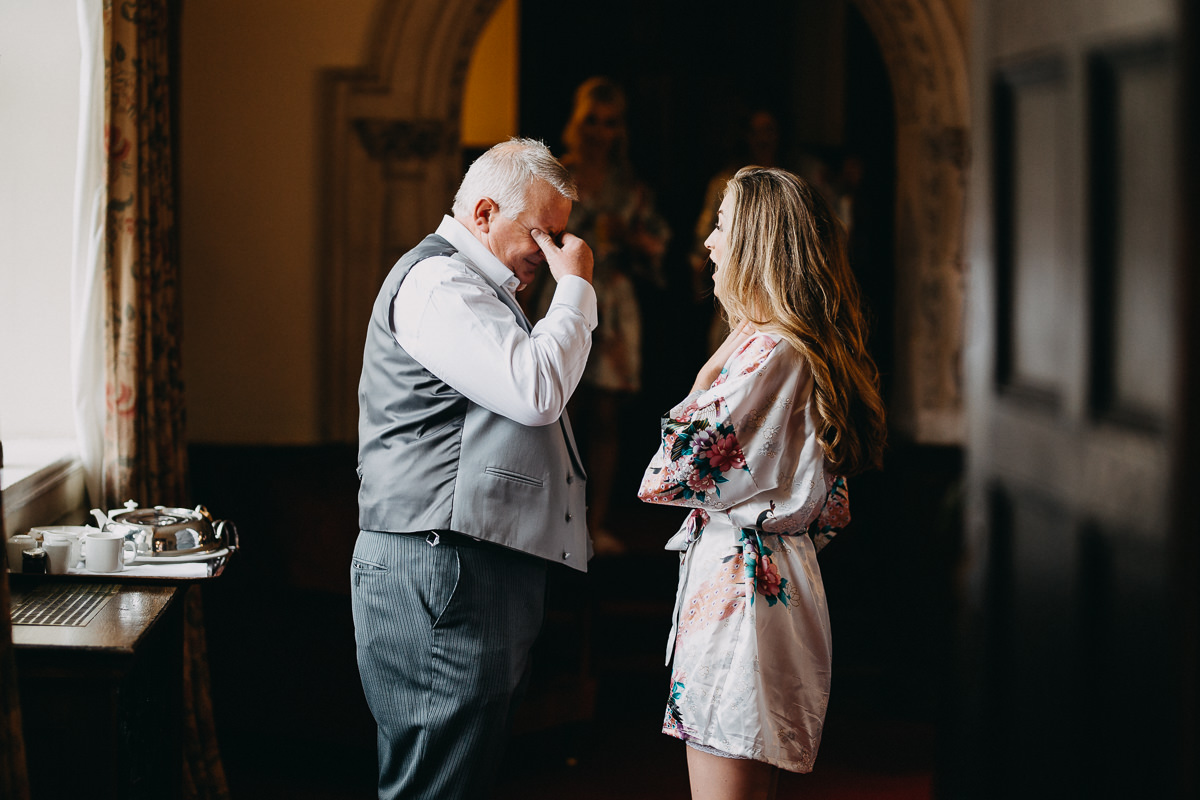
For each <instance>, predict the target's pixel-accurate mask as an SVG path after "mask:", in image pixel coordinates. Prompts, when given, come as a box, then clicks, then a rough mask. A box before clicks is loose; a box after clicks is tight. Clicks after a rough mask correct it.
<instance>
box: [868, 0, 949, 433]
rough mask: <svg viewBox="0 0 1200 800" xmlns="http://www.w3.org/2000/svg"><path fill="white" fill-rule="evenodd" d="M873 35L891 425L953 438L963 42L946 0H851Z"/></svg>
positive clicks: (905, 431) (898, 429)
mask: <svg viewBox="0 0 1200 800" xmlns="http://www.w3.org/2000/svg"><path fill="white" fill-rule="evenodd" d="M853 2H854V4H855V6H857V7H858V9H859V10H860V11H861V12H862V15H863V18H864V19H865V20H866V22H867V25H868V26H869V27H870V29H871V32H872V33H873V34H874V35H875V39H876V41H877V42H878V44H879V49H880V52H881V53H882V55H883V60H884V63H885V64H886V65H887V71H888V77H889V79H890V80H891V85H892V96H893V102H894V106H895V111H896V253H895V256H896V313H895V319H896V330H895V332H894V333H895V336H896V343H897V347H896V373H897V374H896V376H895V390H894V394H893V396H892V397H891V398H889V399H890V401H891V409H890V410H891V412H892V427H893V429H894V430H896V431H897V432H898V433H900V434H901V435H903V436H905V437H906V438H910V439H912V440H913V441H915V442H918V443H921V444H962V443H963V442H964V438H965V435H966V429H965V421H964V416H963V387H962V358H963V338H964V335H965V331H964V326H963V310H964V309H963V303H964V297H965V286H964V283H963V280H964V270H963V265H964V256H963V235H964V229H965V220H966V189H967V187H966V175H967V164H968V160H969V153H968V145H967V143H968V141H969V136H968V123H969V120H970V109H969V108H968V92H969V84H968V80H967V61H966V48H965V43H964V42H963V37H962V31H961V29H960V28H959V26H958V24H956V21H955V18H954V15H953V13H952V12H951V9H950V8H949V5H950V4H949V3H948V2H947V0H903V1H902V2H901V1H900V0H853Z"/></svg>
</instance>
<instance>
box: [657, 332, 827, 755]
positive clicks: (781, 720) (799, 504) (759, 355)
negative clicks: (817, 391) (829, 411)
mask: <svg viewBox="0 0 1200 800" xmlns="http://www.w3.org/2000/svg"><path fill="white" fill-rule="evenodd" d="M811 396H812V377H811V374H810V372H809V370H808V366H807V364H806V363H805V361H804V359H803V358H802V357H801V356H800V355H799V354H798V353H797V352H796V351H795V350H794V349H793V348H792V347H791V346H790V345H788V344H787V343H786V342H780V341H779V340H778V339H777V338H775V337H774V336H771V335H769V334H765V333H761V332H760V333H757V334H755V335H754V336H753V337H751V338H750V339H749V340H748V341H747V342H746V343H745V344H744V345H743V346H742V347H741V348H740V349H739V350H738V351H737V352H736V353H734V355H733V356H732V357H731V358H730V359H729V362H728V363H727V364H726V365H725V369H724V370H723V371H722V372H721V375H720V376H719V377H718V378H717V380H716V381H715V382H714V383H713V385H712V387H711V388H710V389H708V390H705V391H700V392H695V393H693V394H692V395H691V396H689V397H688V398H687V399H685V400H684V401H683V402H682V403H680V404H679V405H677V406H676V407H675V408H673V409H671V411H670V413H669V415H668V416H667V417H666V418H664V420H663V424H662V434H663V436H662V445H661V447H660V448H659V451H658V453H657V454H656V455H655V456H654V459H653V460H652V461H651V462H650V466H649V467H648V468H647V469H646V473H645V475H644V476H643V478H642V484H641V488H640V489H639V491H638V496H639V497H641V499H643V500H645V501H647V502H651V503H665V504H669V505H679V506H687V507H690V508H692V509H693V511H692V512H691V513H690V514H689V515H688V517H687V519H686V520H685V521H684V524H683V526H682V527H681V528H680V529H679V531H678V532H677V533H676V534H675V536H674V537H672V538H671V540H670V541H669V542H668V543H667V549H669V550H679V551H681V553H680V572H679V589H678V593H677V596H676V602H675V616H674V625H673V628H672V631H671V637H670V640H669V642H668V646H667V659H668V662H669V663H672V674H671V692H670V698H669V700H668V703H667V713H666V718H665V720H664V723H663V732H664V733H667V734H669V735H671V736H675V737H677V738H679V739H683V740H685V741H689V742H692V743H694V744H697V745H699V746H701V749H706V748H707V749H713V750H717V751H719V752H721V753H725V754H728V755H732V756H736V757H741V758H751V759H755V760H758V761H766V762H768V763H771V764H774V765H776V766H778V767H782V768H783V769H787V770H791V771H794V772H808V771H810V770H811V769H812V766H813V761H814V760H815V758H816V755H817V748H818V746H819V745H820V742H821V730H822V727H823V725H824V720H825V708H826V704H827V702H828V698H829V677H830V664H831V640H830V632H829V615H828V613H827V610H826V603H825V590H824V586H823V584H822V583H821V571H820V569H819V568H818V567H817V559H816V553H817V550H818V549H819V548H820V547H821V546H823V545H824V544H825V543H826V542H827V541H828V540H829V539H830V538H831V537H832V536H833V535H834V534H835V533H836V532H837V530H838V529H839V528H841V527H843V526H844V525H845V524H846V523H847V522H848V521H849V508H848V505H847V494H846V485H845V481H844V480H842V479H841V478H835V477H834V476H833V475H831V474H829V473H828V472H827V471H826V469H825V458H824V454H823V452H822V450H821V446H820V443H819V442H818V441H817V438H816V430H815V426H814V418H813V415H814V413H815V411H814V409H813V408H811V407H810V406H811V403H810V400H811ZM672 655H673V660H672Z"/></svg>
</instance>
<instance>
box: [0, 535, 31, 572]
mask: <svg viewBox="0 0 1200 800" xmlns="http://www.w3.org/2000/svg"><path fill="white" fill-rule="evenodd" d="M4 547H5V552H6V553H7V555H8V568H9V569H10V570H12V571H13V572H21V571H22V570H23V569H24V566H23V564H22V562H21V559H22V556H21V554H22V553H24V552H25V551H26V550H32V549H33V548H35V547H37V539H36V538H34V537H33V536H30V535H29V534H28V533H18V534H17V535H16V536H10V537H9V538H8V541H7V542H5V544H4Z"/></svg>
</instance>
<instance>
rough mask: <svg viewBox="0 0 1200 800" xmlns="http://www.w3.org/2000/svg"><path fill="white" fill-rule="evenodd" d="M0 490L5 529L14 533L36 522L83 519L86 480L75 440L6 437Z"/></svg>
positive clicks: (71, 521)
mask: <svg viewBox="0 0 1200 800" xmlns="http://www.w3.org/2000/svg"><path fill="white" fill-rule="evenodd" d="M0 491H3V492H4V530H5V531H6V532H7V534H8V535H9V536H11V535H13V534H16V533H24V532H25V531H27V530H29V529H30V528H31V527H33V526H35V525H56V524H69V523H76V522H78V521H80V520H82V519H83V518H84V517H85V515H86V502H85V500H86V481H85V479H84V473H83V464H82V462H80V460H79V457H78V455H77V454H76V446H75V442H74V440H71V439H39V440H32V439H31V440H7V441H5V442H4V467H3V468H2V469H0Z"/></svg>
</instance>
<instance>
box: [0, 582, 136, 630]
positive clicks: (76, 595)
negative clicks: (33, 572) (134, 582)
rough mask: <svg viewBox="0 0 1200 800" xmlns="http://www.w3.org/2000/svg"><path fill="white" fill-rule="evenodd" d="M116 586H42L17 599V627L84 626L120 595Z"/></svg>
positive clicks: (81, 584) (13, 621)
mask: <svg viewBox="0 0 1200 800" xmlns="http://www.w3.org/2000/svg"><path fill="white" fill-rule="evenodd" d="M117 589H118V587H117V584H115V583H71V584H60V585H57V586H51V585H49V584H47V585H45V586H39V587H38V588H36V589H34V590H33V591H31V592H29V594H27V595H24V596H23V597H21V598H20V599H17V598H15V597H14V598H13V607H12V624H13V625H69V626H73V627H77V628H78V627H83V626H84V625H87V624H88V623H89V622H91V621H92V618H93V617H95V616H96V614H98V613H99V612H100V609H102V608H104V604H105V603H107V602H108V600H109V598H111V597H112V596H113V595H114V594H116V593H117Z"/></svg>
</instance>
